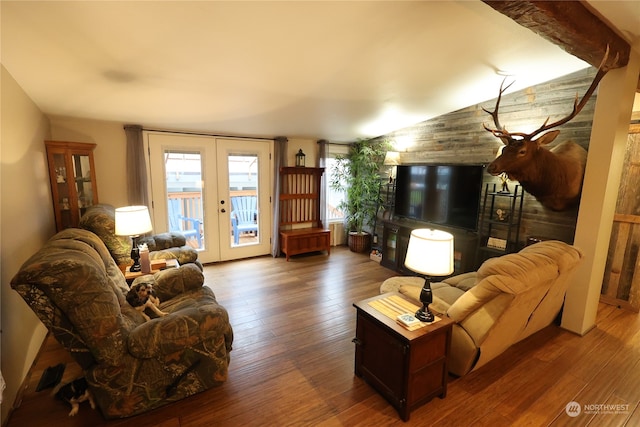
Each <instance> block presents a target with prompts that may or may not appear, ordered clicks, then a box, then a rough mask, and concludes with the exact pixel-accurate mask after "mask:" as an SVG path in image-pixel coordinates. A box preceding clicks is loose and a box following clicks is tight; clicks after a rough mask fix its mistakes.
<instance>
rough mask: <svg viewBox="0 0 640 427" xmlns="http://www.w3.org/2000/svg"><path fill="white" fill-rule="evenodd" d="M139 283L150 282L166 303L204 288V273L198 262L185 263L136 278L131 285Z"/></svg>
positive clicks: (161, 300)
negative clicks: (186, 293)
mask: <svg viewBox="0 0 640 427" xmlns="http://www.w3.org/2000/svg"><path fill="white" fill-rule="evenodd" d="M137 283H150V284H152V285H153V290H154V291H155V292H156V296H157V297H158V298H159V299H160V302H161V303H164V302H165V301H167V300H170V299H171V298H174V297H176V296H178V295H181V294H184V293H185V292H189V291H193V290H197V289H200V288H202V285H203V284H204V275H203V274H202V271H200V269H199V268H198V266H197V265H196V264H185V265H181V266H180V267H178V268H167V269H166V270H162V271H158V272H157V273H155V274H153V275H146V276H141V277H138V278H136V279H135V280H134V281H133V283H132V284H131V286H133V285H135V284H137Z"/></svg>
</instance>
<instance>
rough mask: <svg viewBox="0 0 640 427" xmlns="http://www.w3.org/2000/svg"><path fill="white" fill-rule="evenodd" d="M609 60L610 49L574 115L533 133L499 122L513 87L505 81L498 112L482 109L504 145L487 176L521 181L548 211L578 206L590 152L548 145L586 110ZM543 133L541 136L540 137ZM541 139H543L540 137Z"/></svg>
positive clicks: (569, 143)
mask: <svg viewBox="0 0 640 427" xmlns="http://www.w3.org/2000/svg"><path fill="white" fill-rule="evenodd" d="M608 56H609V47H608V46H607V50H606V52H605V55H604V58H603V59H602V62H601V63H600V66H599V67H598V71H597V73H596V76H595V77H594V79H593V82H592V83H591V86H589V89H587V91H586V92H585V94H584V96H583V97H582V99H581V100H580V101H578V95H576V100H575V102H574V103H573V111H572V112H571V113H570V114H569V115H568V116H566V117H564V118H562V119H560V120H558V121H556V122H553V123H548V122H549V118H547V120H546V121H545V122H544V123H543V124H542V126H540V127H539V128H538V129H536V130H535V131H533V132H531V133H521V132H509V131H507V129H506V128H505V127H504V126H502V125H500V120H499V119H498V108H499V107H500V99H501V98H502V94H503V93H504V92H505V91H506V90H507V89H508V88H509V86H511V84H513V82H511V83H510V84H509V85H507V86H506V87H504V83H505V80H506V79H505V80H503V81H502V84H501V85H500V94H499V95H498V100H497V101H496V106H495V109H494V110H493V111H489V110H487V109H485V108H483V110H484V111H485V112H486V113H488V114H490V115H491V117H492V118H493V122H494V124H495V125H496V128H495V129H490V128H489V127H487V126H486V125H484V124H483V127H484V128H485V130H487V131H489V132H491V133H492V134H493V135H494V136H496V137H498V138H500V139H501V140H502V142H503V143H504V145H505V146H504V148H503V150H502V153H501V154H500V156H498V157H497V158H496V159H495V160H494V161H493V162H491V163H490V164H489V167H488V168H487V172H489V173H490V174H491V175H494V176H496V175H500V174H502V173H505V174H506V175H507V176H508V177H509V179H511V180H514V181H519V182H520V185H522V188H524V190H525V191H527V192H528V193H530V194H531V195H533V196H534V197H535V198H536V199H537V200H538V201H539V202H540V203H541V204H542V206H544V207H546V208H548V209H551V210H554V211H563V210H567V209H569V208H571V207H573V206H575V205H577V204H578V201H579V200H580V194H581V193H582V179H583V177H584V168H585V165H586V162H587V151H586V150H585V149H584V148H582V147H581V146H579V145H578V144H576V143H575V142H573V141H565V142H562V143H560V144H558V145H557V146H555V147H553V148H552V149H547V148H546V147H545V145H548V144H549V143H551V142H552V141H553V140H555V139H556V137H557V136H558V134H559V133H560V131H559V130H551V129H553V128H556V127H558V126H560V125H563V124H565V123H567V122H568V121H570V120H571V119H573V118H574V117H575V116H577V115H578V113H580V111H581V110H582V108H583V107H584V106H585V104H586V103H587V101H588V100H589V98H590V97H591V95H592V94H593V92H594V91H595V89H596V87H597V86H598V83H600V80H601V79H602V78H603V77H604V75H605V74H606V73H607V71H609V68H608V67H605V63H606V62H607V58H608ZM613 62H614V63H615V62H616V61H613ZM547 131H550V132H547ZM543 132H546V133H543ZM541 133H542V135H540V134H541ZM538 135H540V136H539V137H538ZM536 137H537V138H536ZM534 138H535V139H534Z"/></svg>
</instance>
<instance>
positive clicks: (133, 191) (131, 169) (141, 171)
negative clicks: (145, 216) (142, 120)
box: [124, 125, 149, 206]
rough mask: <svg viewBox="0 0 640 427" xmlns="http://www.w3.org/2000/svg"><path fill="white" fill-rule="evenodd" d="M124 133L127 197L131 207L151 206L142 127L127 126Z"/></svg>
mask: <svg viewBox="0 0 640 427" xmlns="http://www.w3.org/2000/svg"><path fill="white" fill-rule="evenodd" d="M124 131H125V133H126V135H127V196H128V201H129V205H136V206H137V205H140V206H149V194H148V193H147V166H146V163H145V158H144V144H143V141H142V126H140V125H125V126H124Z"/></svg>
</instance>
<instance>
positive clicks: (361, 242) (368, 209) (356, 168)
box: [330, 139, 390, 252]
mask: <svg viewBox="0 0 640 427" xmlns="http://www.w3.org/2000/svg"><path fill="white" fill-rule="evenodd" d="M389 148H390V144H389V142H388V141H387V140H384V139H372V140H359V141H357V142H355V143H353V144H352V145H351V146H350V148H349V153H348V154H347V155H346V156H337V157H336V167H335V169H334V171H333V173H332V175H331V177H330V185H331V188H332V189H334V190H337V191H344V192H345V194H346V198H345V200H344V201H343V202H341V203H340V205H338V209H340V210H341V211H343V212H344V213H345V222H346V226H347V230H348V231H349V240H348V242H349V249H351V250H352V251H353V252H368V251H369V249H370V248H371V233H369V232H368V231H367V230H366V228H368V227H371V226H372V224H373V223H374V221H375V218H376V215H377V214H378V206H380V203H381V202H382V200H381V199H380V184H381V179H382V178H381V175H380V169H381V167H382V164H383V163H384V157H385V154H386V153H387V151H388V150H389Z"/></svg>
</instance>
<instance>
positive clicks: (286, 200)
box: [279, 167, 331, 261]
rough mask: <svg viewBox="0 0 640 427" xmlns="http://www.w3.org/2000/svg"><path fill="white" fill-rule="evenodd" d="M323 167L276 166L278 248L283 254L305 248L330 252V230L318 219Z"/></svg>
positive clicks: (297, 252)
mask: <svg viewBox="0 0 640 427" xmlns="http://www.w3.org/2000/svg"><path fill="white" fill-rule="evenodd" d="M323 173H324V168H305V167H282V168H280V200H279V203H280V229H279V234H280V251H281V252H282V253H284V254H285V255H286V257H287V261H289V258H290V257H291V256H292V255H298V254H304V253H308V252H316V251H323V250H326V251H327V256H328V255H329V254H330V253H331V232H330V231H329V230H327V229H325V228H324V227H323V226H322V220H321V219H320V188H321V183H322V174H323Z"/></svg>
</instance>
